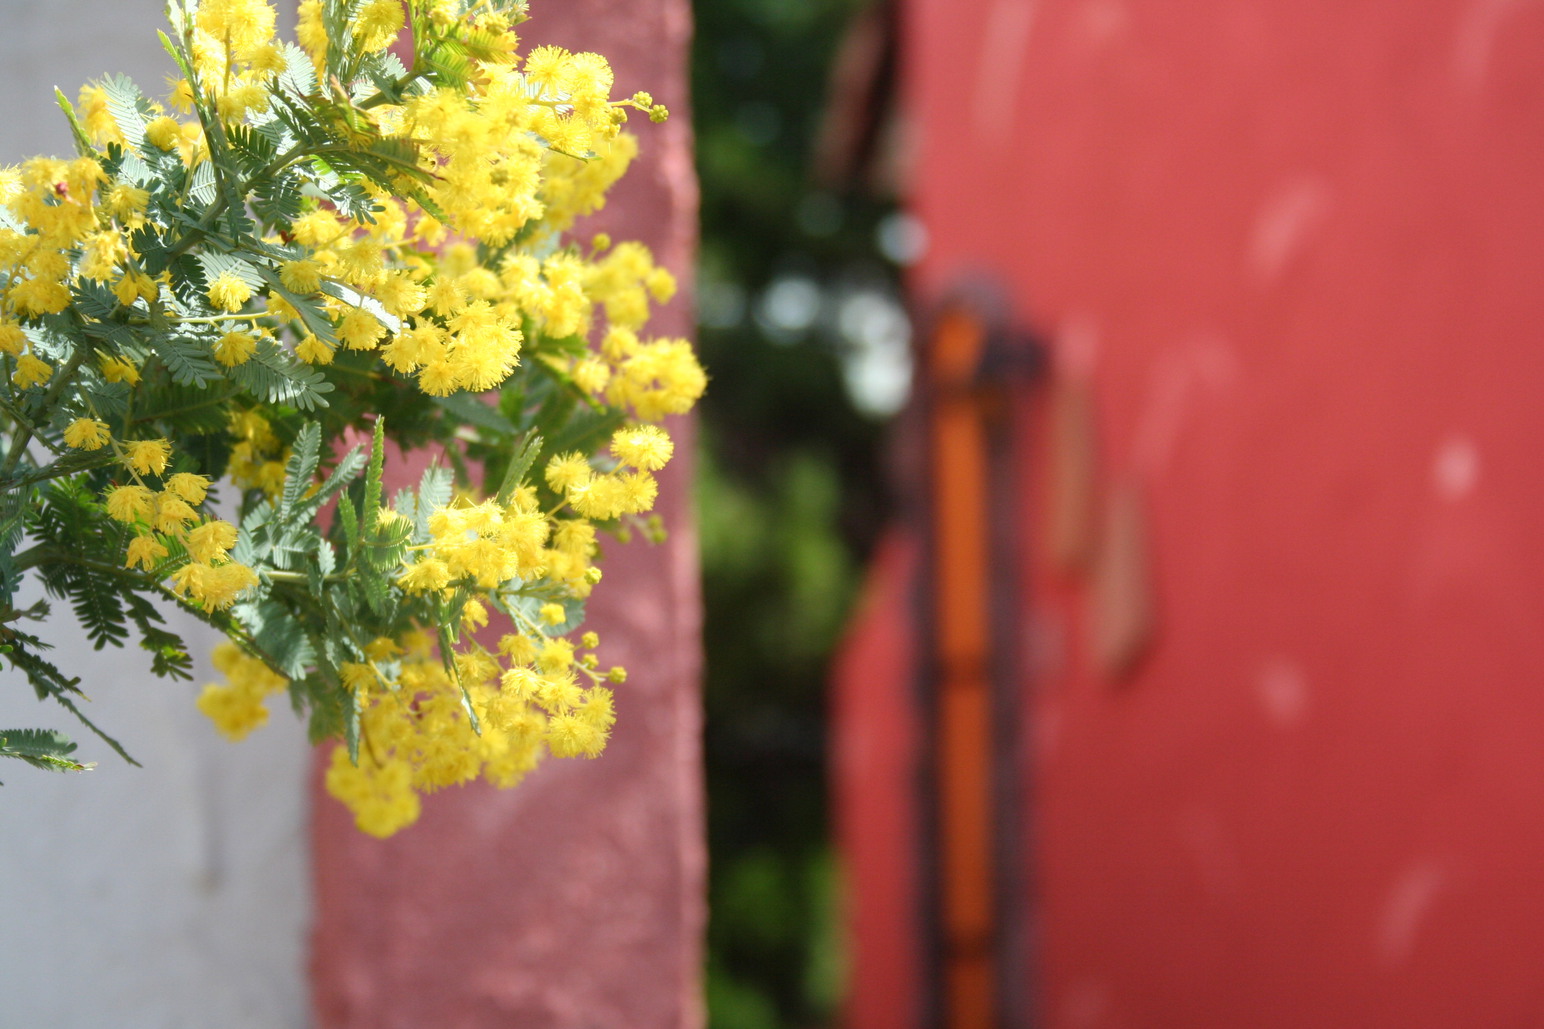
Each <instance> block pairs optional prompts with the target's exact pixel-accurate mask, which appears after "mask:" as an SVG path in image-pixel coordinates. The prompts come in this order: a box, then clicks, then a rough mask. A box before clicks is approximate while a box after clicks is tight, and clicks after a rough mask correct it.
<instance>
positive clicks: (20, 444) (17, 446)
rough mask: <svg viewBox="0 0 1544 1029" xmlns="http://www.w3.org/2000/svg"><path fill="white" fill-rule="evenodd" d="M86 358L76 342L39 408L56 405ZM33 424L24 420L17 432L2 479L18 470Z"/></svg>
mask: <svg viewBox="0 0 1544 1029" xmlns="http://www.w3.org/2000/svg"><path fill="white" fill-rule="evenodd" d="M85 359H86V348H85V347H84V346H81V345H80V344H76V346H75V352H74V353H73V354H71V355H70V359H69V360H68V361H66V362H65V363H64V367H63V368H61V369H59V374H57V375H55V376H54V381H53V382H52V383H50V384H49V387H48V392H47V393H44V394H43V399H42V401H41V402H40V403H39V404H38V407H39V409H41V410H44V411H47V410H48V409H49V408H51V407H53V406H54V401H56V400H58V399H59V394H61V393H63V392H64V387H65V386H66V385H68V384H69V381H70V380H71V379H73V378H74V377H75V373H76V371H78V370H79V369H80V365H81V362H82V361H84V360H85ZM32 436H33V426H32V423H31V422H22V423H21V429H20V431H19V432H17V434H16V439H15V440H14V441H13V442H12V444H11V452H10V453H9V454H6V455H5V464H3V465H0V479H4V478H7V477H9V476H10V474H11V472H13V471H15V470H16V465H17V463H18V462H20V461H21V455H22V453H23V452H24V451H25V450H26V449H27V444H28V443H31V442H32Z"/></svg>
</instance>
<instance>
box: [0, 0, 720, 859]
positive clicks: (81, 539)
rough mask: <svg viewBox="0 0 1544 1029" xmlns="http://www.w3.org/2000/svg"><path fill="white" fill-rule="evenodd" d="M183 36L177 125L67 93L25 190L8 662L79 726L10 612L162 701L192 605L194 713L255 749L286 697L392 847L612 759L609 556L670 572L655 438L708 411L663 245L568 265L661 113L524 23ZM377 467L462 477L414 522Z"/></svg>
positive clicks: (248, 27) (362, 4)
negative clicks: (473, 790)
mask: <svg viewBox="0 0 1544 1029" xmlns="http://www.w3.org/2000/svg"><path fill="white" fill-rule="evenodd" d="M169 10H170V14H171V22H172V32H171V33H170V34H169V35H168V36H166V37H165V39H166V42H167V48H168V51H169V53H170V54H171V56H172V58H173V59H174V61H175V63H176V70H177V74H176V75H174V77H173V80H172V85H171V88H170V91H169V93H168V95H166V96H164V97H163V98H161V99H159V100H154V99H150V98H147V97H145V96H144V95H142V94H141V93H140V92H139V90H138V89H137V88H136V87H135V86H134V85H133V84H132V83H130V82H129V81H128V80H126V79H123V78H118V77H109V78H106V79H104V80H102V81H100V82H98V83H95V84H93V85H90V86H88V87H87V88H86V89H84V90H83V91H82V92H81V94H80V97H79V100H78V103H77V104H76V105H74V106H73V107H72V106H71V105H70V104H68V103H66V102H65V101H64V98H63V97H61V98H60V101H61V106H62V107H64V108H65V111H66V114H67V115H68V116H69V118H70V120H71V125H72V127H73V128H74V130H75V134H76V138H77V143H78V146H79V154H78V156H77V157H75V158H73V159H70V160H61V159H54V158H38V159H34V160H31V161H28V162H26V163H25V164H23V165H21V166H20V167H17V168H12V169H5V170H0V275H3V278H0V362H3V364H4V371H5V375H4V376H3V378H0V426H3V429H4V432H5V436H6V440H5V442H6V444H7V445H6V449H5V453H4V456H3V458H0V488H3V490H4V493H3V504H4V506H3V507H0V544H3V546H0V616H3V617H0V648H6V653H7V655H8V657H9V659H10V660H11V662H12V663H13V664H14V665H16V666H17V667H18V668H20V669H22V670H23V671H25V672H26V673H27V675H28V677H29V679H31V680H32V682H33V685H34V686H35V687H36V688H37V689H38V691H39V693H40V694H41V695H46V696H52V697H54V698H55V699H57V700H59V701H60V702H61V703H64V704H65V705H66V706H67V707H70V708H71V709H72V710H76V711H78V710H79V707H78V704H77V703H76V701H77V700H79V699H80V696H81V695H80V692H79V689H78V685H77V683H76V682H75V681H74V680H73V679H71V677H70V676H68V674H67V672H66V671H65V670H63V669H60V668H58V667H56V666H55V665H54V664H52V663H51V662H50V661H49V660H47V658H46V657H45V656H44V655H42V654H41V653H40V651H41V649H42V644H41V642H40V641H39V640H38V639H37V638H36V637H35V636H32V635H30V634H28V633H26V632H23V631H21V630H20V629H18V628H14V626H15V625H17V624H18V619H19V618H20V617H21V616H23V615H30V616H34V617H47V616H48V612H47V610H46V609H29V610H28V611H18V610H16V609H15V595H16V589H17V585H18V584H19V582H20V580H21V578H22V577H23V576H24V575H25V574H27V573H33V574H37V575H39V576H40V577H41V578H42V580H43V582H44V584H45V586H47V587H48V589H49V591H50V592H51V593H53V594H54V595H55V596H57V597H60V598H63V599H65V600H67V601H68V602H69V603H70V604H71V606H72V607H73V608H74V610H75V614H76V615H77V617H78V618H79V619H80V620H81V621H82V623H83V625H84V626H85V628H86V631H87V634H88V637H89V638H90V639H91V641H92V642H93V643H94V644H95V645H97V646H98V647H101V646H106V645H117V646H121V645H123V644H124V643H125V642H126V641H127V640H128V639H130V638H131V637H133V636H134V635H136V634H137V635H138V636H139V642H140V644H141V645H142V646H143V647H145V648H146V649H147V650H149V651H150V652H151V654H152V667H153V670H154V671H156V672H157V673H158V674H163V675H173V676H185V675H186V674H188V671H189V668H190V665H191V660H190V658H189V656H188V655H187V653H186V649H185V648H184V647H183V646H182V643H181V641H180V640H179V639H178V638H177V637H176V635H175V634H174V633H172V632H170V631H169V630H168V629H167V627H166V626H165V624H164V622H163V621H162V619H161V616H160V614H159V611H158V609H157V607H156V604H155V603H154V602H153V601H155V600H157V599H159V600H160V601H161V602H171V603H175V604H178V605H179V606H181V607H182V608H183V609H185V610H189V611H192V612H193V613H195V614H196V615H198V616H199V617H201V618H203V619H204V620H206V621H208V622H210V623H211V624H213V625H215V626H217V627H218V628H220V629H221V630H222V631H224V632H225V633H226V635H227V636H228V637H229V640H230V642H229V643H228V644H223V645H222V646H221V648H220V649H219V650H218V651H217V653H216V665H217V668H218V669H219V670H220V671H221V672H222V673H223V674H224V675H225V677H226V682H225V683H224V684H220V685H210V686H208V687H206V688H205V690H204V693H203V694H202V695H201V697H200V698H199V701H198V703H199V707H200V708H201V709H202V710H203V711H204V712H205V713H206V714H207V715H208V716H209V717H210V718H211V719H212V720H213V721H214V722H215V724H216V726H217V727H218V728H219V730H220V731H221V732H222V733H224V734H225V735H227V736H229V737H231V738H232V739H239V738H241V737H243V736H245V735H246V734H247V733H248V732H250V731H252V730H253V729H255V728H257V727H258V726H261V725H262V724H263V723H264V722H265V721H266V719H267V707H266V703H267V701H268V699H269V698H270V697H271V695H273V694H275V693H279V692H287V693H288V694H289V695H290V698H291V700H292V701H293V702H294V703H296V704H297V706H299V707H300V708H301V709H302V710H304V711H306V712H307V713H308V717H309V721H310V730H311V734H312V736H313V738H315V739H319V740H320V739H326V738H329V737H332V738H337V739H338V740H340V744H339V746H338V749H337V753H336V754H335V755H334V759H333V766H332V768H331V770H330V772H329V774H328V776H327V783H328V788H329V790H330V791H331V792H332V793H333V794H334V795H335V796H337V797H338V798H339V799H340V800H342V801H343V802H344V803H346V804H348V805H349V806H350V808H351V809H352V810H353V811H354V813H355V816H356V820H357V822H358V824H359V826H360V828H361V829H364V830H365V831H367V832H372V833H375V834H378V835H387V834H389V833H391V832H394V831H396V830H398V829H400V828H401V827H403V826H405V825H407V824H410V823H411V822H412V821H413V820H414V818H416V816H417V813H418V810H419V799H418V798H419V796H420V795H421V794H424V793H428V792H432V791H433V790H436V789H439V788H442V787H444V786H449V785H453V784H456V783H460V782H464V781H467V780H469V779H473V778H476V777H479V776H480V777H482V778H484V779H486V780H488V781H490V782H492V783H494V784H496V785H500V786H508V785H513V784H514V783H515V782H517V781H519V779H520V777H521V776H522V775H524V774H525V772H526V771H528V770H529V769H530V768H532V767H534V766H535V765H536V764H537V763H538V762H539V761H540V760H541V759H542V757H543V756H544V755H546V754H552V755H556V756H560V757H572V756H586V757H594V756H595V755H597V754H599V753H600V751H601V750H602V749H603V747H604V746H605V742H606V739H607V737H608V735H609V733H610V731H611V727H612V724H613V722H614V719H615V710H614V707H615V697H614V695H613V692H612V690H613V688H614V687H615V685H616V684H617V683H620V682H621V681H623V679H624V678H625V675H624V673H623V672H622V670H621V669H619V668H610V669H605V670H602V669H601V667H600V661H599V657H598V655H597V654H596V651H595V648H596V647H597V645H598V640H597V639H596V638H595V636H594V634H593V633H582V634H581V633H580V627H581V623H582V621H583V606H584V602H585V599H586V598H587V597H588V596H589V594H590V592H591V590H592V589H593V588H594V587H595V585H596V583H597V582H599V581H600V577H601V570H600V568H599V567H598V566H597V563H596V562H597V559H598V556H599V544H598V543H597V539H598V537H599V536H600V535H601V534H604V533H607V532H611V533H616V534H619V535H621V536H624V537H625V536H626V535H628V534H629V532H630V531H632V529H634V528H637V529H642V530H644V532H645V534H646V535H649V536H657V534H658V532H659V528H658V525H657V520H656V519H653V518H651V517H649V516H648V512H649V511H650V510H651V509H652V507H653V505H654V502H655V498H656V496H657V494H658V488H659V487H658V483H657V481H656V479H655V475H656V473H657V472H659V471H660V470H661V469H662V468H664V467H665V465H666V463H667V462H668V461H669V460H670V458H671V456H672V451H673V446H672V443H671V440H670V438H669V436H668V435H667V434H666V432H665V431H664V429H663V428H661V427H660V426H659V425H658V424H656V423H658V422H660V421H661V420H662V419H664V418H666V417H667V416H669V415H674V414H682V413H685V412H687V411H689V410H690V409H691V407H692V406H693V404H694V403H695V402H696V400H697V398H698V397H699V396H700V395H701V393H702V391H703V389H704V387H705V384H706V379H705V376H704V374H703V372H702V369H701V367H700V366H699V365H698V363H697V361H696V358H695V356H694V354H693V352H692V349H691V347H690V345H689V344H688V343H687V342H686V341H684V340H678V339H657V338H650V337H648V336H646V335H644V327H645V325H646V323H647V321H648V318H649V315H650V312H651V310H652V308H653V307H654V306H655V305H658V304H662V303H666V302H668V301H669V300H670V299H671V297H672V295H673V294H674V292H675V282H674V280H673V278H672V277H671V275H670V274H669V272H668V271H666V270H665V269H663V268H660V267H658V266H657V265H656V264H655V263H654V261H653V258H652V256H651V255H650V253H649V251H648V249H647V248H646V247H644V246H642V245H641V244H638V243H633V242H618V243H613V242H612V240H610V239H609V238H608V237H607V236H606V235H604V234H592V235H589V236H587V237H584V238H574V237H573V236H572V233H573V230H574V227H575V225H576V222H577V220H578V219H580V218H582V217H584V216H586V215H589V214H591V213H593V212H595V211H596V210H598V209H599V208H600V207H601V206H602V205H603V204H604V202H605V197H606V192H607V190H608V189H609V188H610V187H611V185H612V184H613V183H614V182H616V181H617V179H618V178H619V177H620V176H621V175H622V174H623V173H624V172H625V170H626V168H627V166H628V164H629V162H630V161H631V160H632V158H633V157H634V156H635V154H636V153H637V148H638V143H637V140H636V139H635V137H633V136H632V135H630V134H629V133H627V132H626V131H624V129H625V126H626V124H627V122H628V117H629V113H630V112H631V113H632V114H635V115H636V114H638V113H642V114H644V115H646V116H647V117H648V118H649V119H651V120H654V121H661V120H663V119H664V117H665V111H664V108H662V107H661V106H659V105H658V104H656V103H655V102H654V100H653V98H652V97H650V96H649V95H647V94H644V93H638V94H634V95H633V96H631V97H626V98H623V99H614V98H613V97H612V96H611V91H612V88H613V79H612V73H611V70H610V67H609V65H608V64H607V62H606V60H605V59H604V58H603V57H601V56H599V55H597V54H592V53H571V52H569V51H566V50H563V49H560V48H557V47H552V46H543V47H536V48H532V49H529V50H526V51H522V48H521V45H520V41H519V38H518V35H517V31H516V29H517V26H518V25H519V24H520V23H521V22H523V21H524V20H525V19H526V17H527V12H526V9H525V4H524V3H523V2H521V0H407V2H406V3H403V2H401V0H304V2H302V3H301V4H300V9H299V28H298V33H297V35H298V45H297V44H296V43H288V42H284V41H282V40H280V39H278V38H277V37H276V35H275V24H276V21H277V18H276V13H275V11H274V9H273V8H272V7H271V6H270V5H269V4H267V3H266V2H264V0H172V2H171V3H170V5H169ZM494 390H496V391H498V395H497V396H496V397H495V398H494V399H493V400H492V401H488V400H486V399H485V398H479V397H478V396H477V394H486V393H488V391H494ZM361 431H363V432H364V433H366V434H369V435H372V436H373V440H372V442H371V443H370V444H369V445H368V446H364V445H356V446H354V447H352V448H349V447H347V446H346V441H347V440H350V439H353V438H357V437H358V435H359V433H360V432H361ZM389 443H395V444H397V445H398V446H399V447H403V448H412V447H422V446H430V447H434V448H435V449H436V452H437V453H438V454H440V455H441V461H440V463H439V464H437V465H436V466H435V467H433V468H431V469H430V471H429V472H428V473H426V474H425V476H424V477H423V479H422V481H421V482H420V483H419V484H418V486H417V488H416V489H410V490H402V491H399V492H398V493H397V494H396V495H395V496H393V497H390V498H388V497H386V496H385V490H384V488H383V478H384V474H385V467H384V457H385V452H386V449H387V445H388V444H389ZM226 482H228V483H229V484H230V488H232V489H233V490H234V492H235V495H236V496H235V501H234V507H232V506H231V505H229V504H226V503H225V502H223V501H221V503H220V506H218V507H216V506H214V505H215V501H214V494H215V493H216V492H218V491H220V490H221V489H222V484H223V483H226ZM216 510H218V511H222V512H232V511H233V512H234V513H227V514H226V515H225V516H224V517H222V516H221V515H219V514H216V513H213V512H214V511H216ZM326 511H330V514H328V515H327V516H326V517H324V512H326ZM324 526H325V528H324ZM493 622H502V623H503V624H504V630H503V631H502V632H500V631H498V630H497V629H496V628H495V627H493V626H491V625H490V623H493ZM489 633H492V635H489ZM494 639H497V640H498V642H497V644H496V645H495V644H494V643H493V642H492V641H493V640H494ZM88 724H89V723H88ZM115 745H116V744H115ZM61 746H63V745H62V744H61ZM4 753H5V751H4V750H3V749H0V755H3V754H4ZM59 753H60V755H63V754H64V753H66V751H65V750H63V749H61V751H60V752H59ZM18 756H25V755H18Z"/></svg>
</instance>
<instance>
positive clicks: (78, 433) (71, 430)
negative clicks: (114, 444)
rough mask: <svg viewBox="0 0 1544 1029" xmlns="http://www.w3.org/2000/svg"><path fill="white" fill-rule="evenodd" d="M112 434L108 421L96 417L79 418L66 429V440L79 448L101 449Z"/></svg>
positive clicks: (66, 442)
mask: <svg viewBox="0 0 1544 1029" xmlns="http://www.w3.org/2000/svg"><path fill="white" fill-rule="evenodd" d="M111 438H112V436H111V435H110V434H109V433H108V430H107V423H106V422H99V421H97V420H96V419H95V418H77V419H75V420H74V421H73V422H71V423H70V424H69V426H67V427H66V428H65V430H64V442H65V444H66V445H68V446H72V447H74V448H75V449H77V450H100V449H101V448H102V447H104V446H106V445H107V441H108V440H110V439H111Z"/></svg>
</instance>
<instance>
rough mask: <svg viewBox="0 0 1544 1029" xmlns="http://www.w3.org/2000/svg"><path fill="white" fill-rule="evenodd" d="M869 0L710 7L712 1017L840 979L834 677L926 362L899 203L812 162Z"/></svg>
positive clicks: (740, 2)
mask: <svg viewBox="0 0 1544 1029" xmlns="http://www.w3.org/2000/svg"><path fill="white" fill-rule="evenodd" d="M868 6H869V5H868V4H867V3H866V2H865V0H697V2H696V4H695V7H696V11H695V14H696V41H695V47H694V51H693V66H692V77H693V92H694V97H693V103H694V106H695V109H694V112H693V116H694V122H695V130H696V134H697V170H698V173H699V175H700V178H701V183H702V249H701V265H700V268H699V272H698V317H699V323H700V324H699V340H700V344H701V349H702V354H703V359H704V363H705V364H706V366H707V368H708V373H709V375H710V377H711V386H710V389H709V391H708V395H707V397H706V398H705V399H704V401H703V403H702V406H701V409H700V410H701V451H700V456H699V460H700V465H699V475H698V481H697V500H698V518H699V524H700V532H701V540H702V559H703V575H704V591H705V611H706V625H705V639H706V648H707V676H706V687H705V689H706V706H707V722H706V741H705V745H706V756H707V765H708V769H707V781H708V794H709V810H708V823H709V847H710V855H711V871H710V887H709V888H710V902H711V916H710V923H709V931H708V969H707V982H708V1006H709V1015H710V1025H711V1026H712V1027H713V1029H764V1027H785V1026H786V1027H804V1026H819V1025H825V1024H829V1023H830V1022H831V1020H832V1016H833V1014H834V1012H835V1008H836V1003H837V1001H838V999H839V997H840V994H841V988H842V958H841V934H840V927H839V922H838V917H839V907H838V905H839V896H838V891H839V884H838V874H837V869H836V864H835V860H834V856H833V851H832V847H831V842H830V834H829V829H828V820H827V793H826V783H825V764H826V753H825V748H826V742H825V730H824V725H825V714H826V711H825V686H826V677H827V667H828V664H829V660H830V657H831V654H832V651H833V649H834V647H835V646H836V644H837V642H838V639H839V636H840V633H841V630H842V627H843V625H844V624H845V622H846V619H847V615H848V611H849V608H850V606H851V604H852V601H853V599H854V596H855V593H856V590H857V586H858V580H859V575H860V572H861V569H862V568H863V566H864V563H865V562H866V559H867V557H868V553H869V550H870V549H871V547H872V545H873V543H874V540H875V537H876V535H877V532H878V529H879V526H880V524H881V521H882V519H883V517H884V512H885V507H886V499H885V496H884V491H883V488H882V476H881V473H880V466H879V447H878V444H879V439H880V434H881V431H882V427H883V424H884V421H885V418H886V417H887V416H888V415H889V414H891V413H893V412H894V410H895V409H896V408H897V407H898V406H899V404H900V403H901V401H902V400H903V399H904V396H905V390H906V385H907V379H908V376H909V366H908V365H907V357H906V355H907V352H908V345H909V340H910V334H909V327H908V325H907V322H906V318H905V313H904V309H903V307H902V306H901V304H900V302H899V299H898V297H899V294H898V286H897V279H898V274H897V272H898V266H899V265H900V264H901V263H903V262H904V261H905V260H907V259H908V258H910V257H913V256H915V255H914V253H913V252H912V250H914V249H915V248H914V246H913V244H914V242H915V241H914V240H910V239H909V238H908V235H907V228H908V227H907V225H906V223H905V222H904V220H900V219H901V216H900V215H898V214H896V212H895V210H894V206H893V203H892V202H891V201H889V200H886V199H883V198H881V197H876V196H875V195H874V192H875V191H874V190H872V189H867V188H862V189H860V188H852V187H851V186H840V185H827V186H817V185H815V184H814V183H815V177H814V175H813V174H812V170H811V169H812V160H813V158H814V156H815V151H816V147H817V139H818V138H819V136H820V135H821V125H822V121H823V118H824V117H825V113H824V105H825V103H826V101H827V100H828V99H829V96H830V78H831V72H830V69H831V66H832V62H833V60H834V59H835V58H836V56H837V54H838V52H839V48H840V47H841V46H842V44H843V40H844V37H845V36H846V34H847V32H848V31H849V28H850V26H851V25H852V23H853V19H854V18H855V17H856V16H860V15H861V14H862V12H863V11H864V9H865V8H866V7H868ZM908 247H911V250H909V249H908Z"/></svg>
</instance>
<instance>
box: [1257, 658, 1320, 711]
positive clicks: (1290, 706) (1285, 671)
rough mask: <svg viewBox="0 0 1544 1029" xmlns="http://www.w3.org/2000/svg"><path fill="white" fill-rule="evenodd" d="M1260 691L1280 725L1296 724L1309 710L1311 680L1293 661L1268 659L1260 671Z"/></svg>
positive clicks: (1261, 696) (1263, 702) (1264, 702)
mask: <svg viewBox="0 0 1544 1029" xmlns="http://www.w3.org/2000/svg"><path fill="white" fill-rule="evenodd" d="M1259 691H1260V704H1261V706H1263V707H1264V708H1265V713H1266V714H1267V715H1269V716H1270V718H1271V721H1273V722H1275V723H1276V724H1277V725H1280V726H1292V725H1296V724H1298V723H1299V722H1301V721H1302V720H1303V715H1305V714H1306V713H1307V712H1308V679H1307V677H1306V676H1305V675H1303V670H1302V669H1301V668H1299V667H1298V666H1297V665H1295V664H1293V663H1292V662H1290V661H1287V660H1284V659H1282V658H1273V659H1271V660H1270V661H1268V662H1266V664H1265V667H1264V668H1262V669H1261V670H1260V681H1259Z"/></svg>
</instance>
